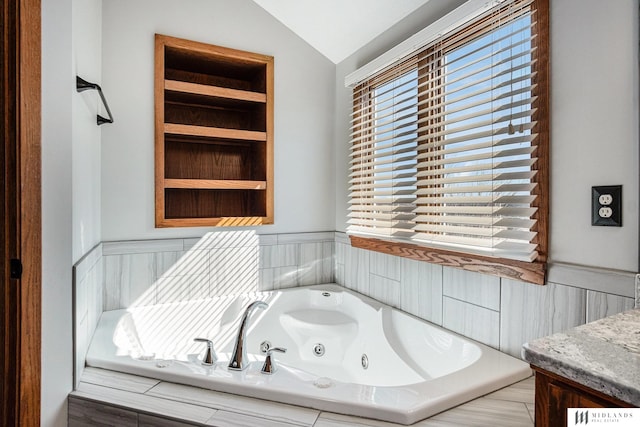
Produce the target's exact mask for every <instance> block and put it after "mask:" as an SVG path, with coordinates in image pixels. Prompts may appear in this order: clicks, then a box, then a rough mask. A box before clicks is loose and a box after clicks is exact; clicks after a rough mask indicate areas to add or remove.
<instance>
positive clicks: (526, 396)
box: [485, 376, 535, 405]
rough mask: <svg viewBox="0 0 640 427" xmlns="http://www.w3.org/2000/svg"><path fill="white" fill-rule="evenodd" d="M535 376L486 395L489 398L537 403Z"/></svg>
mask: <svg viewBox="0 0 640 427" xmlns="http://www.w3.org/2000/svg"><path fill="white" fill-rule="evenodd" d="M534 387H535V377H534V376H531V377H529V378H527V379H526V380H522V381H520V382H517V383H515V384H512V385H510V386H508V387H505V388H501V389H500V390H497V391H494V392H493V393H489V394H488V395H486V396H485V397H486V398H488V399H498V400H508V401H511V402H520V403H526V404H530V405H533V404H534V403H535V394H534V392H533V390H534Z"/></svg>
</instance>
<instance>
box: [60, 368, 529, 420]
mask: <svg viewBox="0 0 640 427" xmlns="http://www.w3.org/2000/svg"><path fill="white" fill-rule="evenodd" d="M533 415H534V378H533V377H530V378H528V379H525V380H523V381H520V382H519V383H516V384H513V385H511V386H509V387H505V388H503V389H501V390H498V391H496V392H494V393H490V394H488V395H486V396H483V397H480V398H477V399H475V400H472V401H470V402H467V403H465V404H463V405H460V406H458V407H455V408H453V409H450V410H448V411H445V412H442V413H440V414H438V415H435V416H433V417H431V418H428V419H426V420H422V421H420V422H417V423H415V424H413V426H415V427H432V426H457V427H459V426H465V427H467V426H469V427H471V426H491V427H517V426H527V427H533V425H534V422H533ZM110 422H112V423H115V424H109V423H110ZM87 425H118V426H120V425H132V426H171V427H180V426H197V425H199V426H218V427H256V426H260V427H293V426H305V427H399V426H400V425H399V424H394V423H389V422H383V421H377V420H372V419H366V418H359V417H351V416H347V415H339V414H334V413H330V412H324V411H319V410H316V409H309V408H302V407H299V406H292V405H285V404H281V403H274V402H268V401H264V400H260V399H253V398H248V397H242V396H235V395H231V394H227V393H220V392H215V391H211V390H204V389H200V388H195V387H189V386H184V385H179V384H173V383H168V382H163V381H158V380H153V379H149V378H144V377H137V376H133V375H127V374H122V373H118V372H112V371H108V370H103V369H97V368H86V369H85V371H84V374H83V376H82V380H81V382H80V385H79V387H78V389H77V390H75V391H73V392H72V393H71V395H70V399H69V426H70V427H74V426H87Z"/></svg>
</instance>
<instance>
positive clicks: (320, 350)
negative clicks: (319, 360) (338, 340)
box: [313, 343, 324, 357]
mask: <svg viewBox="0 0 640 427" xmlns="http://www.w3.org/2000/svg"><path fill="white" fill-rule="evenodd" d="M313 354H315V355H316V356H318V357H320V356H323V355H324V345H322V344H320V343H318V344H316V345H314V346H313Z"/></svg>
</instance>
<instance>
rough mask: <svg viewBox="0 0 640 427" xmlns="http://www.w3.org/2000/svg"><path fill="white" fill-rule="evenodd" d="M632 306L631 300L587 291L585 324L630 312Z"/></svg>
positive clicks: (632, 300) (632, 301)
mask: <svg viewBox="0 0 640 427" xmlns="http://www.w3.org/2000/svg"><path fill="white" fill-rule="evenodd" d="M633 306H634V299H633V298H627V297H621V296H618V295H611V294H605V293H603V292H595V291H587V322H593V321H594V320H598V319H602V318H603V317H607V316H612V315H614V314H617V313H621V312H623V311H626V310H631V309H632V308H633Z"/></svg>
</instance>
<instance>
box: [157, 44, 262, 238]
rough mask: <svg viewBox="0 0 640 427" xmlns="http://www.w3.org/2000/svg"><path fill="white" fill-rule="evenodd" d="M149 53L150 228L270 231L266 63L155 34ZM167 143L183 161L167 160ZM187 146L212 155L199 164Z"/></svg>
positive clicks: (249, 55)
mask: <svg viewBox="0 0 640 427" xmlns="http://www.w3.org/2000/svg"><path fill="white" fill-rule="evenodd" d="M155 49H156V59H155V75H156V77H155V187H156V189H155V204H156V227H202V226H255V225H261V224H273V222H274V219H273V212H274V206H273V199H274V197H273V195H274V194H273V193H274V186H273V175H274V173H273V136H274V132H273V116H274V113H273V93H274V83H273V79H274V60H273V57H272V56H268V55H261V54H256V53H251V52H245V51H240V50H235V49H229V48H225V47H220V46H214V45H210V44H205V43H200V42H194V41H190V40H184V39H179V38H175V37H169V36H164V35H159V34H156V38H155ZM167 108H171V109H172V110H171V116H169V117H173V118H174V119H175V121H176V122H174V121H173V119H170V120H171V122H168V121H166V120H165V119H167V117H166V109H167ZM217 112H219V113H217ZM210 114H211V115H215V114H218V116H214V119H213V120H211V119H208V118H207V117H209V116H208V115H210ZM243 114H244V115H243ZM225 115H226V116H225ZM234 115H237V117H238V119H235V118H234ZM191 116H193V121H191V119H190V117H191ZM203 117H204V119H203ZM216 117H217V118H216ZM227 119H229V120H230V121H229V122H226V121H225V120H227ZM256 120H257V121H256ZM219 121H222V122H223V123H221V125H222V126H220V123H219ZM203 124H204V125H203ZM212 125H214V126H212ZM245 125H246V126H245ZM238 127H240V128H238ZM169 141H171V143H172V144H174V145H173V147H174V148H172V150H174V151H172V152H173V153H175V154H176V155H177V154H180V153H183V154H180V155H179V157H177V158H173V157H169V158H167V157H166V156H167V155H168V156H172V154H171V152H169V153H167V152H166V151H165V150H166V149H167V146H166V144H168V143H169ZM181 142H184V143H185V144H186V145H185V146H184V148H180V147H181V146H180V145H179V146H177V147H176V146H175V144H181ZM194 143H196V144H200V145H202V144H204V145H207V146H210V147H212V148H211V149H207V150H212V151H207V153H208V154H206V156H205V157H199V155H200V154H202V152H201V151H200V150H196V149H192V148H189V145H194ZM215 147H220V148H215ZM223 147H226V148H223ZM236 147H237V148H236ZM248 147H249V148H248ZM250 147H254V148H250ZM176 148H178V151H175V150H176ZM234 150H237V152H236V151H234ZM185 153H186V154H185ZM199 153H200V154H199ZM234 153H235V154H234ZM229 155H231V156H232V157H230V158H229V160H225V159H226V157H225V156H229ZM212 156H213V157H212ZM185 159H189V160H190V161H189V162H187V160H185ZM207 159H209V160H207ZM220 159H222V160H220ZM208 161H211V162H213V163H215V164H212V163H207V162H208ZM167 162H172V163H171V164H172V165H173V167H171V168H170V169H171V170H173V172H172V173H171V175H173V176H167V175H166V174H167V170H168V169H167V167H168V165H169V163H167ZM185 162H186V163H185ZM216 167H223V168H224V169H218V172H215V171H212V169H211V168H216ZM189 168H193V169H191V170H189ZM234 168H235V169H234ZM181 171H185V173H186V175H183V174H182V172H181ZM221 177H223V178H234V179H219V178H221ZM236 178H240V179H236ZM183 191H184V192H185V193H183ZM254 191H255V192H256V193H253V192H254ZM176 192H177V193H176ZM169 196H171V199H170V200H173V202H171V201H169V202H167V198H168V197H169ZM229 201H231V203H229ZM166 203H173V205H172V206H169V205H167V204H166ZM176 203H180V204H176ZM183 203H186V204H184V205H183ZM203 204H204V205H203ZM190 205H192V206H193V215H190V214H188V213H186V212H188V211H189V209H190V208H189V206H190ZM203 206H204V207H203ZM207 206H210V208H207ZM234 209H236V210H237V212H236V211H234V212H233V215H234V216H231V215H224V216H223V215H219V216H218V215H215V214H220V213H225V214H226V213H229V211H230V210H234ZM168 212H171V214H168ZM207 212H213V213H215V214H214V215H209V216H208V215H207ZM256 213H257V214H258V215H257V216H256ZM203 215H204V216H205V217H203Z"/></svg>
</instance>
